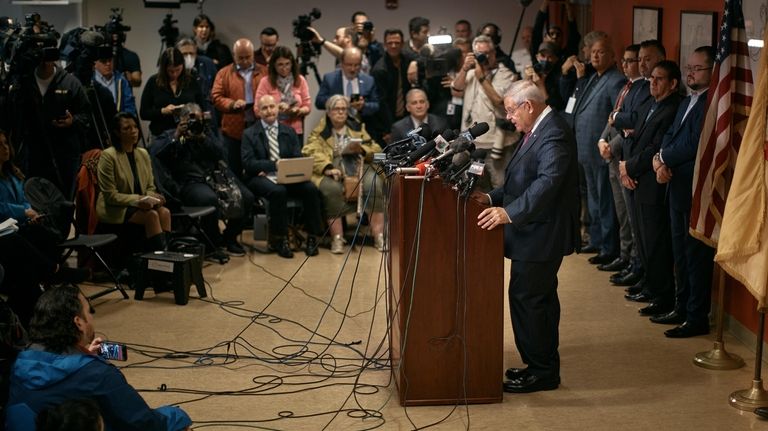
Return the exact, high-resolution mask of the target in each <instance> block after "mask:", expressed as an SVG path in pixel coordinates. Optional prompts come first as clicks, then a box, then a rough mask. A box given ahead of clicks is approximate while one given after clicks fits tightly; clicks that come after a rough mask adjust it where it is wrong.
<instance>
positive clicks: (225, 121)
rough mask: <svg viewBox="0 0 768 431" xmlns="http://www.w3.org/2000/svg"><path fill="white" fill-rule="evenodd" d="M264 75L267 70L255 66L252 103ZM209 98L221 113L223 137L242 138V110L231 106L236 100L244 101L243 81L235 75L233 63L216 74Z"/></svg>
mask: <svg viewBox="0 0 768 431" xmlns="http://www.w3.org/2000/svg"><path fill="white" fill-rule="evenodd" d="M266 75H267V69H266V68H265V67H264V66H262V65H260V64H255V69H254V70H253V81H252V82H251V84H252V85H251V87H253V88H252V89H251V91H252V92H253V95H254V102H255V97H256V89H257V88H258V87H259V81H261V78H263V77H264V76H266ZM211 98H212V99H213V105H214V106H215V107H216V109H217V110H218V111H219V112H221V113H222V116H221V131H222V132H223V133H224V135H226V136H228V137H230V138H232V139H240V138H242V136H243V130H245V114H244V113H243V110H242V109H239V110H235V109H233V107H232V106H233V105H234V104H235V101H237V100H238V99H242V100H245V80H244V79H243V77H242V76H240V74H239V73H237V68H236V66H235V64H234V63H233V64H230V65H229V66H226V67H223V68H222V69H221V70H219V72H218V73H217V74H216V79H215V80H214V81H213V90H212V91H211Z"/></svg>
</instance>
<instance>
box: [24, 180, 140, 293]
mask: <svg viewBox="0 0 768 431" xmlns="http://www.w3.org/2000/svg"><path fill="white" fill-rule="evenodd" d="M24 193H25V194H26V197H27V200H29V203H30V204H31V205H32V208H34V209H35V211H37V212H39V213H41V214H48V217H45V218H44V219H43V220H44V223H50V224H51V227H52V228H54V229H57V230H58V231H59V232H60V233H61V234H62V235H63V238H64V239H63V240H62V241H61V242H60V243H59V244H58V247H59V248H60V249H61V250H62V253H61V256H60V263H62V264H63V263H64V261H66V260H67V258H68V257H69V256H70V255H71V254H72V253H73V252H75V251H77V252H78V253H81V252H89V253H91V254H92V255H93V256H94V257H96V259H97V260H98V261H99V262H100V263H101V265H102V266H103V268H104V269H105V270H106V272H107V274H108V275H109V277H110V279H111V280H112V283H113V285H112V286H110V287H109V288H107V289H104V290H102V291H100V292H97V293H95V294H93V295H90V296H89V297H88V298H89V299H96V298H99V297H101V296H104V295H107V294H109V293H112V292H120V293H121V294H122V295H123V298H124V299H128V293H127V292H126V291H125V289H124V288H123V286H122V285H121V284H120V281H119V280H118V278H117V276H116V275H115V273H114V272H113V271H112V268H110V267H109V265H108V264H107V262H105V261H104V258H103V257H102V256H101V254H100V253H99V251H98V249H99V248H101V247H104V246H105V245H107V244H110V243H112V242H114V241H115V240H117V235H115V234H96V235H80V234H79V232H78V231H77V226H76V225H75V224H74V214H75V204H74V202H72V201H68V200H67V199H66V198H65V197H64V195H63V194H62V193H61V191H59V189H57V188H56V186H55V185H54V184H53V183H51V182H50V181H48V180H46V179H45V178H30V179H28V180H27V182H26V183H25V184H24ZM73 231H74V236H73V237H71V238H70V233H71V232H73Z"/></svg>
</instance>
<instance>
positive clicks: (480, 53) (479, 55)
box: [452, 35, 515, 187]
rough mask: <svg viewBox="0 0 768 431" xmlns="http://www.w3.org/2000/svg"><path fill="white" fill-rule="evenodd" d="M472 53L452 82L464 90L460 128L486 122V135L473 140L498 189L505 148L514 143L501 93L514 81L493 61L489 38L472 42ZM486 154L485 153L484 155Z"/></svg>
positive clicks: (503, 165) (456, 87) (503, 164)
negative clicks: (487, 127) (485, 158)
mask: <svg viewBox="0 0 768 431" xmlns="http://www.w3.org/2000/svg"><path fill="white" fill-rule="evenodd" d="M472 50H473V52H471V53H469V54H467V56H466V58H465V59H464V65H463V66H462V67H461V70H460V71H459V73H458V74H457V75H456V79H455V80H454V81H453V87H452V88H453V89H455V90H457V91H462V90H463V91H464V110H463V112H462V128H463V129H466V128H469V127H470V126H472V125H473V124H474V123H476V122H477V123H479V122H483V121H485V122H487V123H488V125H489V130H488V133H485V134H484V135H482V136H479V137H478V138H477V139H476V140H475V144H476V145H477V148H478V150H485V151H478V155H479V156H484V157H485V156H488V158H487V160H486V168H487V169H488V171H489V172H490V175H491V183H492V185H493V186H494V187H499V186H501V184H503V182H504V167H505V166H506V163H504V161H505V159H508V155H509V154H508V153H509V151H507V149H508V148H509V147H510V146H511V145H512V144H513V143H514V135H515V134H514V133H513V130H514V129H513V128H512V127H509V124H508V123H507V122H506V119H505V116H506V113H505V112H504V106H503V99H502V97H501V95H502V94H504V90H505V89H506V88H507V87H508V86H509V85H510V84H511V83H512V81H514V80H515V74H514V73H513V72H512V71H511V70H509V69H508V68H507V67H506V66H504V65H503V64H500V63H498V62H497V61H496V47H495V46H494V44H493V41H492V40H491V38H489V37H488V36H483V35H480V36H477V37H476V38H475V39H474V40H473V41H472ZM484 153H485V154H484Z"/></svg>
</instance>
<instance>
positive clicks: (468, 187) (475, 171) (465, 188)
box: [460, 161, 485, 196]
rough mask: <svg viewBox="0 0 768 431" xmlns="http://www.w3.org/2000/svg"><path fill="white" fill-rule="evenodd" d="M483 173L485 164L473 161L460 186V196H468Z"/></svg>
mask: <svg viewBox="0 0 768 431" xmlns="http://www.w3.org/2000/svg"><path fill="white" fill-rule="evenodd" d="M483 172H485V163H483V162H479V161H474V162H472V163H471V164H470V165H469V169H467V180H466V182H464V183H463V184H462V185H461V187H462V190H461V193H460V195H461V196H468V195H469V194H470V193H471V192H472V189H474V188H475V183H477V180H479V179H480V177H482V176H483Z"/></svg>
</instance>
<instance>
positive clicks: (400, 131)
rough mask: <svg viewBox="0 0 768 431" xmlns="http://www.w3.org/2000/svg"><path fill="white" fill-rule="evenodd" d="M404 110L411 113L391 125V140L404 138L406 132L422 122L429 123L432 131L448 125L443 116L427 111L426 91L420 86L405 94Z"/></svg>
mask: <svg viewBox="0 0 768 431" xmlns="http://www.w3.org/2000/svg"><path fill="white" fill-rule="evenodd" d="M405 110H406V111H408V113H409V114H411V115H408V116H407V117H403V118H402V119H401V120H399V121H396V122H395V124H393V125H392V133H391V136H392V142H397V141H399V140H401V139H405V137H406V135H408V132H410V131H411V130H413V129H415V128H417V127H421V126H422V125H423V124H429V128H430V130H432V132H433V133H434V132H442V131H443V130H445V128H446V127H448V123H447V122H446V121H445V118H443V117H441V116H439V115H435V114H429V113H428V111H429V100H428V99H427V93H425V92H424V90H422V89H420V88H413V89H411V90H410V91H408V93H407V94H406V95H405Z"/></svg>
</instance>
